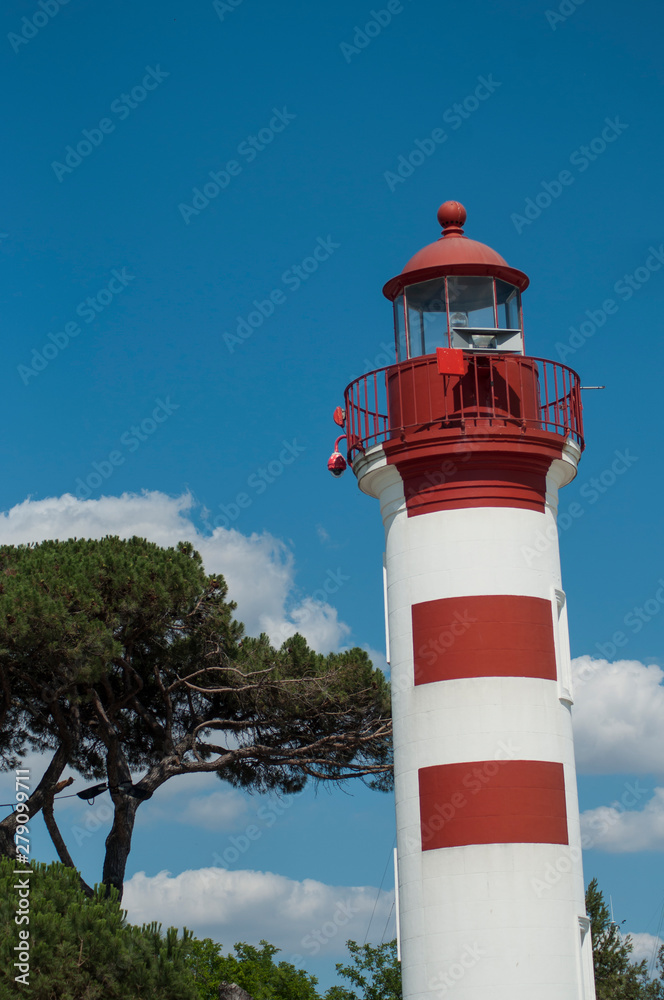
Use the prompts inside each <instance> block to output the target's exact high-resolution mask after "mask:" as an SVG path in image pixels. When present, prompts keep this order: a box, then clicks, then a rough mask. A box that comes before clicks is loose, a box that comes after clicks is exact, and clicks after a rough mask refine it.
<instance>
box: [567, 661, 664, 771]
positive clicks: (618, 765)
mask: <svg viewBox="0 0 664 1000" xmlns="http://www.w3.org/2000/svg"><path fill="white" fill-rule="evenodd" d="M572 666H573V670H574V697H575V704H574V708H573V713H572V720H573V725H574V746H575V752H576V761H577V767H578V769H579V771H580V772H581V773H586V774H644V773H654V774H664V685H662V680H663V679H664V671H662V669H661V668H660V667H658V666H655V665H651V666H646V665H645V664H643V663H639V662H638V661H637V660H618V661H617V662H615V663H609V662H607V661H606V660H595V659H593V658H592V657H590V656H580V657H578V658H577V659H575V660H573V662H572Z"/></svg>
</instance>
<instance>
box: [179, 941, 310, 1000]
mask: <svg viewBox="0 0 664 1000" xmlns="http://www.w3.org/2000/svg"><path fill="white" fill-rule="evenodd" d="M188 949H189V958H188V965H189V968H190V969H191V970H192V971H193V973H194V980H195V982H196V988H197V990H198V998H199V1000H217V998H218V996H219V985H220V983H236V984H237V985H238V986H240V987H242V989H243V990H246V991H247V993H249V994H251V996H252V997H253V998H254V1000H320V997H319V995H318V993H317V992H316V984H317V979H316V978H315V977H314V976H310V975H308V974H307V973H306V972H305V971H304V970H303V969H296V968H295V966H294V965H291V964H290V962H278V963H276V962H275V961H274V956H275V955H276V954H277V953H278V951H279V949H278V948H275V947H274V945H271V944H268V943H267V941H261V943H260V948H256V947H254V946H253V945H249V944H236V945H235V954H234V955H233V954H228V955H222V954H221V945H220V944H216V943H215V942H214V941H211V940H210V938H205V939H204V940H202V941H200V940H196V939H193V940H192V941H190V942H189V943H188Z"/></svg>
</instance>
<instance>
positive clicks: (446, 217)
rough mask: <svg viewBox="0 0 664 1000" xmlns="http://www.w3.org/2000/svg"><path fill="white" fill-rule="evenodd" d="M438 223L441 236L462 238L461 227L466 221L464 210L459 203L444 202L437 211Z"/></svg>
mask: <svg viewBox="0 0 664 1000" xmlns="http://www.w3.org/2000/svg"><path fill="white" fill-rule="evenodd" d="M438 221H439V222H440V224H441V226H442V227H443V236H463V229H462V228H461V227H462V226H463V224H464V222H465V221H466V210H465V208H464V207H463V205H462V204H461V202H460V201H444V202H443V204H442V205H441V206H440V208H439V209H438Z"/></svg>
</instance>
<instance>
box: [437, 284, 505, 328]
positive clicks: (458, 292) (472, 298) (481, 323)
mask: <svg viewBox="0 0 664 1000" xmlns="http://www.w3.org/2000/svg"><path fill="white" fill-rule="evenodd" d="M447 294H448V296H449V303H450V326H451V328H452V330H454V328H455V327H467V328H469V329H485V330H486V329H489V330H493V329H495V327H496V317H495V314H494V309H493V278H473V277H458V278H457V277H453V278H448V279H447Z"/></svg>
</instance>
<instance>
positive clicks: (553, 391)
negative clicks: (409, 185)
mask: <svg viewBox="0 0 664 1000" xmlns="http://www.w3.org/2000/svg"><path fill="white" fill-rule="evenodd" d="M438 218H439V221H440V223H441V225H442V226H443V235H442V237H441V238H440V239H439V240H438V241H437V242H435V243H432V244H430V245H429V246H427V247H425V248H424V249H423V250H421V251H420V252H419V253H417V254H416V255H415V256H414V257H413V258H412V259H411V260H410V261H409V263H408V264H407V265H406V267H405V268H404V270H403V271H402V273H401V274H400V275H398V276H397V277H396V278H393V279H392V280H391V281H389V282H388V283H387V285H386V286H385V289H384V293H385V295H386V296H387V297H388V298H389V299H391V300H392V302H393V303H394V313H395V328H396V348H397V360H396V363H395V364H393V365H390V366H388V367H387V368H384V369H381V370H380V371H378V372H371V373H368V374H365V375H363V376H362V377H361V378H359V379H357V380H355V381H354V382H352V383H351V384H350V385H349V386H348V388H347V389H346V398H345V413H344V417H345V430H346V434H347V449H348V460H349V462H350V463H351V465H352V468H353V471H354V473H355V475H356V477H357V480H358V484H359V486H360V489H361V490H363V491H364V492H365V493H367V494H369V495H370V496H373V497H376V498H377V499H378V500H379V501H380V506H381V513H382V517H383V522H384V525H385V537H386V546H385V569H386V602H387V616H388V630H389V648H390V665H391V679H392V688H393V716H394V753H395V796H396V813H397V845H398V847H397V850H398V875H399V901H400V943H401V955H402V972H403V990H404V998H405V1000H438V998H443V997H445V998H446V997H448V996H449V997H451V998H456V1000H592V998H594V996H595V991H594V981H593V969H592V952H591V943H590V934H589V923H588V919H587V917H586V911H585V903H584V885H583V874H582V868H581V837H580V830H579V811H578V800H577V789H576V773H575V765H574V747H573V742H572V725H571V706H572V683H571V670H570V653H569V640H568V631H567V611H566V606H565V595H564V592H563V589H562V583H561V576H560V561H559V553H558V536H557V527H556V513H557V505H558V490H559V489H560V487H562V486H564V485H566V484H567V483H569V482H570V481H571V480H572V479H573V478H574V476H575V475H576V470H577V464H578V461H579V458H580V457H581V452H582V449H583V438H582V422H581V400H580V385H579V379H578V376H577V374H576V373H575V372H573V371H571V369H569V368H567V367H566V366H564V365H561V364H558V363H556V362H551V361H545V360H542V359H539V358H535V357H529V356H527V355H525V353H524V345H523V324H522V318H521V292H522V291H523V290H524V289H525V288H526V287H527V285H528V278H527V277H526V275H525V274H523V273H522V272H521V271H517V270H515V269H514V268H511V267H509V266H508V265H507V264H506V262H505V261H504V260H503V258H502V257H500V256H499V255H498V254H497V253H496V252H495V251H493V250H492V249H490V248H489V247H487V246H485V245H484V244H481V243H477V242H475V241H474V240H470V239H468V238H467V237H466V236H465V235H464V232H463V228H462V226H463V224H464V222H465V218H466V212H465V210H464V208H463V206H462V205H460V204H459V203H458V202H446V203H445V204H444V205H442V206H441V208H440V209H439V212H438ZM335 454H336V447H335ZM339 458H341V461H342V463H343V458H342V456H339ZM333 459H334V456H333V458H332V459H331V460H330V462H331V463H332V464H333V465H334V466H335V468H334V469H333V471H335V472H336V474H339V473H340V471H342V469H341V466H340V463H339V462H338V461H337V460H336V459H335V460H334V462H333ZM552 873H553V876H552Z"/></svg>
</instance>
